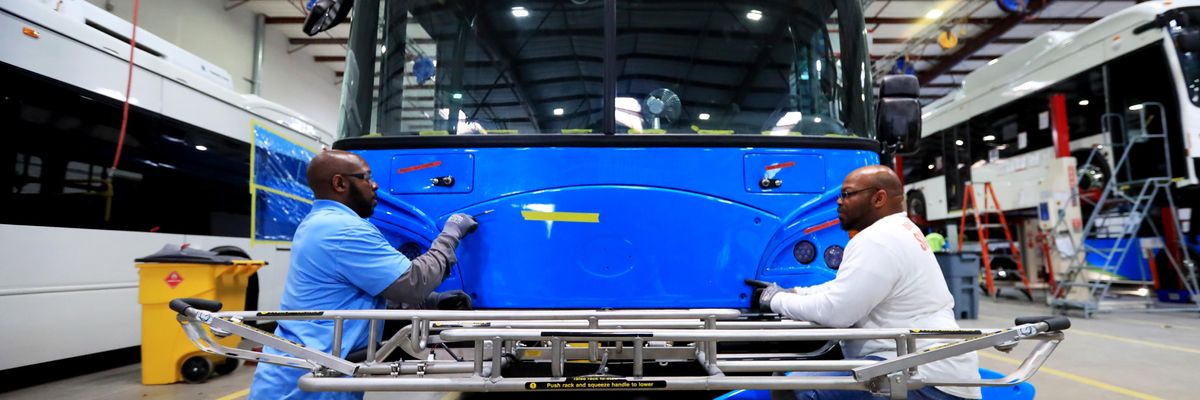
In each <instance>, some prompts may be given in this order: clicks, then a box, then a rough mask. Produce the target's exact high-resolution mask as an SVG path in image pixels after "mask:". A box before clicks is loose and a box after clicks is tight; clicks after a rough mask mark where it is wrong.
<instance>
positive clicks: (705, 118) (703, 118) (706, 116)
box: [699, 113, 712, 121]
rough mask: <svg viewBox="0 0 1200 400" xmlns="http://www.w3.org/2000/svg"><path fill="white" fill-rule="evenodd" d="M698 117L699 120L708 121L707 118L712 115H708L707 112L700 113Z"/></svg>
mask: <svg viewBox="0 0 1200 400" xmlns="http://www.w3.org/2000/svg"><path fill="white" fill-rule="evenodd" d="M699 117H700V120H701V121H708V119H709V118H712V116H711V115H708V113H700V115H699Z"/></svg>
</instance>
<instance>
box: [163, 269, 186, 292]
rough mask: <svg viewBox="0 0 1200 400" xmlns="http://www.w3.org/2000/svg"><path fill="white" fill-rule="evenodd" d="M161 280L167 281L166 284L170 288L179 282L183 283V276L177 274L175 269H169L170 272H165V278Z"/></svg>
mask: <svg viewBox="0 0 1200 400" xmlns="http://www.w3.org/2000/svg"><path fill="white" fill-rule="evenodd" d="M163 280H164V281H166V282H167V286H170V287H171V289H174V288H175V287H176V286H179V284H180V283H183V277H182V276H179V273H178V272H175V271H171V273H170V274H167V278H166V279H163Z"/></svg>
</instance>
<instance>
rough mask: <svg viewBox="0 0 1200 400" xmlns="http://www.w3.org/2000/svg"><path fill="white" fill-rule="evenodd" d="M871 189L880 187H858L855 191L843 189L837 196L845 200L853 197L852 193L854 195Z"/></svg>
mask: <svg viewBox="0 0 1200 400" xmlns="http://www.w3.org/2000/svg"><path fill="white" fill-rule="evenodd" d="M871 189H874V190H879V189H881V188H877V187H869V188H866V189H858V190H855V191H850V192H846V191H843V192H842V195H841V196H839V197H841V199H842V201H846V200H848V199H850V198H851V197H854V195H856V194H859V193H862V192H865V191H868V190H871Z"/></svg>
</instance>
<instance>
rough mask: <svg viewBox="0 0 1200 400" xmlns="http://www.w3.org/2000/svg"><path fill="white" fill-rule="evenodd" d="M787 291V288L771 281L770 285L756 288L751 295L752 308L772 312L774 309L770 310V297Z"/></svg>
mask: <svg viewBox="0 0 1200 400" xmlns="http://www.w3.org/2000/svg"><path fill="white" fill-rule="evenodd" d="M786 291H787V289H785V288H782V287H780V286H779V285H775V283H770V285H768V286H766V287H760V288H756V289H754V295H752V297H751V302H750V309H752V310H757V311H762V312H772V310H770V299H772V298H774V297H775V294H779V293H780V292H786Z"/></svg>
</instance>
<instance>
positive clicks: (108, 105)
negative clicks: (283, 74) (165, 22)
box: [0, 0, 332, 380]
mask: <svg viewBox="0 0 1200 400" xmlns="http://www.w3.org/2000/svg"><path fill="white" fill-rule="evenodd" d="M130 29H131V25H130V24H129V23H127V22H125V21H123V20H121V19H119V18H117V17H115V16H112V15H111V14H108V13H107V12H105V11H104V10H102V9H99V8H97V7H95V6H92V5H90V4H88V3H87V2H84V1H66V2H56V1H47V2H42V1H34V0H7V1H3V2H0V43H3V45H2V46H0V76H3V84H0V120H2V121H3V125H2V128H0V129H2V130H3V132H4V143H3V145H0V155H3V159H4V160H6V162H7V163H9V165H10V166H12V167H13V168H7V167H6V168H5V171H6V172H5V173H3V174H0V179H4V185H5V189H4V190H3V191H2V192H0V193H3V194H2V195H0V196H3V202H2V204H3V207H0V254H2V255H3V261H2V262H0V277H3V278H0V315H3V316H4V321H3V322H0V372H6V371H7V372H12V371H16V370H17V369H18V368H22V367H30V366H34V365H38V364H40V363H46V362H50V361H55V360H62V359H67V358H72V357H78V356H83V355H89V354H95V353H101V352H112V351H125V352H128V351H130V349H131V348H133V349H136V346H138V345H139V344H140V336H141V335H140V331H139V328H138V327H139V326H140V306H139V305H138V296H137V293H138V274H137V270H136V268H135V267H134V259H136V258H139V257H143V256H146V255H149V254H151V253H154V252H156V251H157V250H159V249H160V248H162V247H163V246H164V245H166V244H182V243H189V244H190V245H191V246H192V247H195V248H203V249H212V248H220V249H221V250H222V252H224V253H227V254H238V253H243V254H245V255H247V256H249V257H251V258H254V259H262V260H266V261H268V262H269V263H270V264H269V265H268V266H267V267H265V268H263V269H262V270H261V271H260V272H259V273H258V274H257V276H256V277H255V278H254V280H255V281H256V282H252V284H251V288H250V289H249V291H250V292H251V293H250V294H251V296H250V297H249V298H248V301H247V303H248V304H247V305H248V306H249V307H255V306H257V307H259V308H260V309H277V308H278V306H279V304H278V302H279V298H280V295H281V291H282V286H283V281H284V278H285V277H286V275H287V267H288V252H287V250H288V249H287V247H286V246H284V245H273V244H272V245H255V246H251V239H250V235H251V195H250V189H249V188H250V184H249V164H250V161H249V160H250V144H249V143H250V141H251V140H252V139H251V137H252V136H251V126H252V123H257V124H259V125H260V126H262V127H265V128H267V129H270V130H271V131H273V132H275V133H276V134H278V135H281V136H284V137H285V138H286V139H288V140H291V141H293V142H296V143H298V144H301V145H303V146H305V147H309V148H314V149H319V148H320V147H322V146H323V145H328V144H329V143H331V142H332V135H331V134H330V133H328V132H325V131H323V130H321V129H319V128H317V127H315V125H313V124H311V123H309V122H306V121H305V119H304V118H302V117H300V116H298V115H297V114H296V113H295V112H292V111H290V110H288V109H286V108H283V107H281V106H279V105H276V104H273V103H270V102H267V101H264V100H262V99H261V98H258V97H256V96H249V95H241V94H238V93H236V92H235V91H234V90H233V89H232V85H231V81H230V79H229V76H228V74H226V73H225V72H224V71H223V70H221V69H219V68H216V67H215V66H213V65H210V64H208V63H207V62H205V61H203V60H202V59H200V58H198V57H196V56H194V55H191V54H188V53H186V52H184V51H183V50H181V49H178V48H176V47H175V46H172V45H170V44H169V43H167V42H166V41H164V40H162V39H159V38H157V37H155V36H154V35H152V34H150V33H148V32H145V31H141V30H139V32H138V34H137V47H138V52H137V54H136V56H135V61H136V68H135V70H134V78H133V89H132V99H131V100H130V102H131V104H132V107H131V109H130V112H129V124H128V129H127V134H126V137H125V141H124V146H123V150H122V157H121V162H120V166H119V170H118V172H117V173H115V174H113V176H112V179H111V180H108V182H111V185H109V184H107V183H106V180H105V177H106V175H105V174H106V171H107V170H108V169H109V167H111V165H112V162H113V158H114V152H115V151H116V148H117V144H116V142H117V137H118V131H119V128H120V125H121V120H122V117H121V109H122V102H123V101H124V97H125V96H124V94H125V85H126V77H127V73H128V68H129V64H128V54H129V41H128V38H127V37H126V35H128V34H129V32H130ZM255 292H257V293H256V295H254V294H255ZM58 371H59V372H61V371H63V370H62V369H59V370H58ZM0 380H2V379H0Z"/></svg>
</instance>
